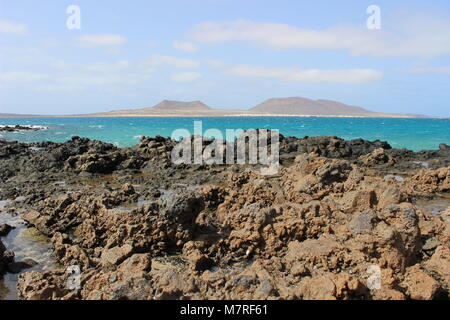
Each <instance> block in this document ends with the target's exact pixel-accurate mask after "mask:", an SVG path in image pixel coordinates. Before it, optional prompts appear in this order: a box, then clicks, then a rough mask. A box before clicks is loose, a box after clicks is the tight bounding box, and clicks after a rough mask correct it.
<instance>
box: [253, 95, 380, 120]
mask: <svg viewBox="0 0 450 320" xmlns="http://www.w3.org/2000/svg"><path fill="white" fill-rule="evenodd" d="M251 111H253V112H259V113H267V114H291V115H333V116H341V115H346V116H367V115H370V114H373V112H371V111H369V110H366V109H363V108H360V107H354V106H349V105H346V104H344V103H341V102H337V101H332V100H324V99H321V100H311V99H307V98H302V97H291V98H272V99H269V100H266V101H264V102H263V103H261V104H259V105H257V106H256V107H254V108H252V109H251Z"/></svg>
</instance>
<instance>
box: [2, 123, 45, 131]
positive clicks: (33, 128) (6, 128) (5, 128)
mask: <svg viewBox="0 0 450 320" xmlns="http://www.w3.org/2000/svg"><path fill="white" fill-rule="evenodd" d="M46 129H47V127H44V126H28V125H26V126H22V125H19V124H17V125H14V126H5V125H0V132H20V131H39V130H46Z"/></svg>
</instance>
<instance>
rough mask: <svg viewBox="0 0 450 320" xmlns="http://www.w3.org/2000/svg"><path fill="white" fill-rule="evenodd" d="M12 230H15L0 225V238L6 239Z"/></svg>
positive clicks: (7, 225) (5, 225)
mask: <svg viewBox="0 0 450 320" xmlns="http://www.w3.org/2000/svg"><path fill="white" fill-rule="evenodd" d="M13 229H15V228H14V227H11V226H10V225H9V224H2V225H0V237H6V236H7V235H8V234H9V233H10V231H11V230H13Z"/></svg>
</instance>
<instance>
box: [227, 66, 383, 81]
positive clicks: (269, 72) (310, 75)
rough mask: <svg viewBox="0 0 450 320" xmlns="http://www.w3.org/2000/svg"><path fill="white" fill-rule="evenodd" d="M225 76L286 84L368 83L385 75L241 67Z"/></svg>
mask: <svg viewBox="0 0 450 320" xmlns="http://www.w3.org/2000/svg"><path fill="white" fill-rule="evenodd" d="M225 74H227V75H232V76H238V77H255V78H269V79H276V80H281V81H285V82H333V83H367V82H373V81H378V80H381V79H382V78H383V73H382V72H380V71H377V70H373V69H342V70H319V69H305V70H304V69H300V68H297V67H292V68H274V67H259V66H248V65H240V66H235V67H232V68H230V69H227V70H225Z"/></svg>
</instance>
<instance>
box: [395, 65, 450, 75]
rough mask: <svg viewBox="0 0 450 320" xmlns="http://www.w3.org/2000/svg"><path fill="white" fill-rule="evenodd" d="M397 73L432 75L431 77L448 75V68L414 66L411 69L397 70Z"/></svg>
mask: <svg viewBox="0 0 450 320" xmlns="http://www.w3.org/2000/svg"><path fill="white" fill-rule="evenodd" d="M396 71H397V72H401V73H406V74H433V75H450V67H447V66H441V67H431V66H416V67H412V68H404V69H397V70H396Z"/></svg>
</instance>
